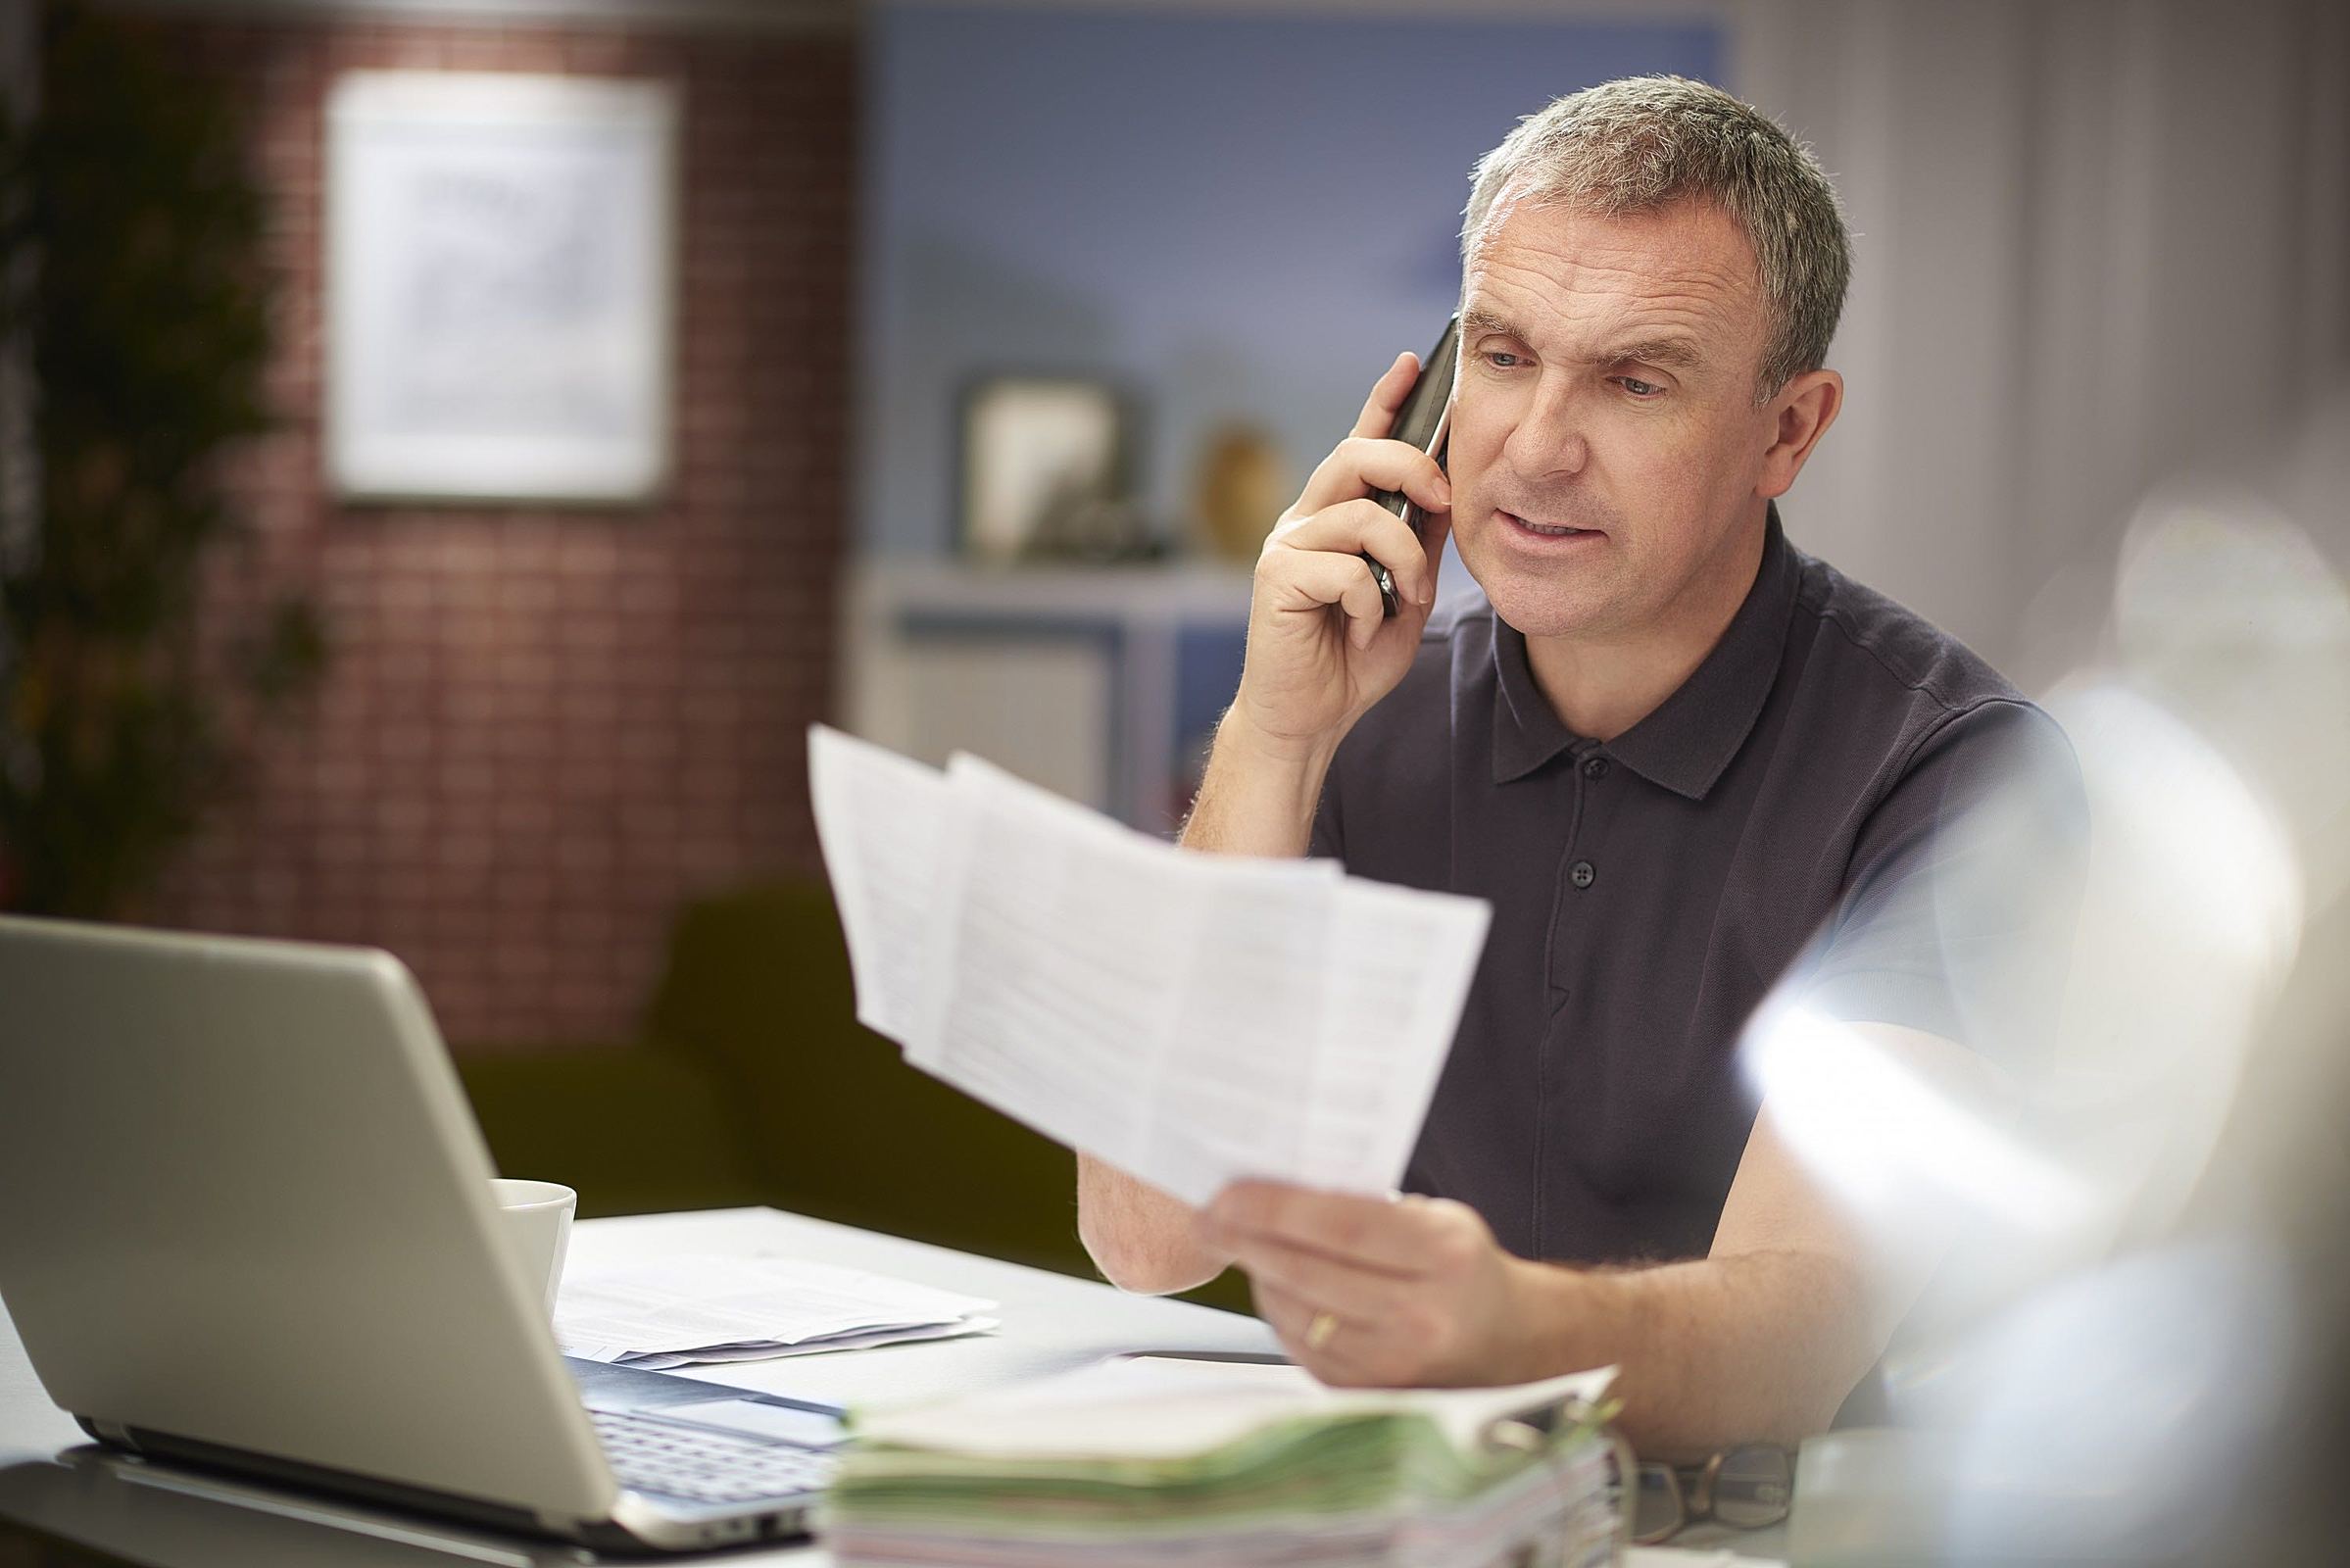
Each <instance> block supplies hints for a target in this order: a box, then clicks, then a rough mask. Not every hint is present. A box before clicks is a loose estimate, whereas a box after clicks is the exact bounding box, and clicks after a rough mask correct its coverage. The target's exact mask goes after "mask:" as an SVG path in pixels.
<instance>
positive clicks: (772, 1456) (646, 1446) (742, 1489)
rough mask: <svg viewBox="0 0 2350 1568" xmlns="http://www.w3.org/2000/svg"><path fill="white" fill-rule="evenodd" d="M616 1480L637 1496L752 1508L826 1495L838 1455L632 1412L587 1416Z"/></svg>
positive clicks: (596, 1412) (624, 1411)
mask: <svg viewBox="0 0 2350 1568" xmlns="http://www.w3.org/2000/svg"><path fill="white" fill-rule="evenodd" d="M588 1416H589V1418H590V1419H591V1420H593V1421H594V1422H595V1424H596V1437H597V1439H598V1441H600V1442H601V1443H602V1444H603V1445H604V1454H605V1457H606V1458H607V1459H609V1460H611V1461H612V1474H613V1475H615V1476H617V1477H618V1478H619V1481H620V1485H622V1486H623V1487H626V1488H628V1489H629V1490H630V1491H632V1492H649V1493H655V1494H658V1495H661V1496H665V1497H683V1498H685V1499H686V1500H688V1501H689V1502H751V1501H754V1500H756V1499H758V1498H760V1497H788V1496H791V1495H795V1494H798V1493H806V1492H821V1491H823V1490H824V1488H825V1487H826V1486H828V1485H830V1484H831V1481H832V1472H833V1470H834V1468H835V1466H836V1464H837V1463H838V1460H837V1458H836V1456H835V1455H833V1454H831V1453H828V1452H823V1451H820V1450H818V1449H814V1448H798V1447H794V1446H791V1445H789V1444H782V1443H759V1442H758V1441H756V1440H754V1439H750V1438H736V1437H729V1436H727V1435H726V1434H725V1433H722V1432H697V1431H693V1430H691V1429H689V1428H686V1427H681V1426H679V1425H677V1424H676V1423H675V1422H673V1421H660V1420H653V1419H649V1418H647V1417H646V1416H645V1415H642V1414H640V1413H638V1412H635V1411H626V1410H590V1411H589V1412H588Z"/></svg>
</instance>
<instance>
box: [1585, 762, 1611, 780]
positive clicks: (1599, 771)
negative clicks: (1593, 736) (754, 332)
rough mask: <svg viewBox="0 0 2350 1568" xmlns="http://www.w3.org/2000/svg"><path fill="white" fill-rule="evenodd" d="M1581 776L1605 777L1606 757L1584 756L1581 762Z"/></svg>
mask: <svg viewBox="0 0 2350 1568" xmlns="http://www.w3.org/2000/svg"><path fill="white" fill-rule="evenodd" d="M1583 776H1584V777H1585V778H1605V777H1607V759H1606V758H1604V757H1591V758H1586V759H1585V760H1584V763H1583Z"/></svg>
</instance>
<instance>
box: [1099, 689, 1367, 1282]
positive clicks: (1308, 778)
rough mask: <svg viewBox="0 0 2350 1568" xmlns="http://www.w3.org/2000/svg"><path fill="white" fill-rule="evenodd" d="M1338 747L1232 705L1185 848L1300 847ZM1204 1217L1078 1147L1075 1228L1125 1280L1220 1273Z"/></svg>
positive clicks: (1263, 850) (1106, 1270) (1221, 1255)
mask: <svg viewBox="0 0 2350 1568" xmlns="http://www.w3.org/2000/svg"><path fill="white" fill-rule="evenodd" d="M1334 749H1335V748H1324V747H1318V746H1308V747H1304V748H1297V747H1284V746H1282V745H1280V744H1278V743H1270V742H1268V741H1267V739H1266V738H1265V737H1263V736H1261V735H1259V734H1257V733H1256V731H1255V730H1254V728H1253V727H1252V725H1251V724H1250V722H1249V720H1248V716H1247V715H1246V714H1245V713H1243V712H1241V711H1240V710H1239V709H1237V708H1236V709H1234V710H1233V711H1230V712H1228V713H1226V714H1225V715H1224V719H1223V722H1221V723H1220V724H1218V725H1217V726H1216V740H1215V749H1214V750H1213V752H1212V753H1210V755H1209V757H1208V763H1207V775H1206V777H1205V778H1203V779H1202V780H1201V781H1200V785H1199V800H1198V802H1197V803H1196V804H1195V805H1194V806H1193V808H1192V814H1191V817H1190V819H1189V820H1188V821H1187V822H1186V823H1185V824H1184V829H1183V845H1184V848H1186V849H1191V850H1200V851H1204V852H1206V853H1208V854H1214V855H1261V856H1268V857H1297V856H1301V855H1303V854H1304V853H1305V847H1306V841H1307V838H1308V836H1309V835H1310V834H1311V832H1312V831H1313V818H1314V804H1315V802H1317V801H1318V800H1320V799H1321V794H1322V781H1323V779H1324V777H1325V776H1326V775H1327V774H1328V772H1329V769H1330V755H1329V754H1330V751H1332V750H1334ZM1198 1221H1199V1211H1198V1210H1197V1209H1194V1208H1193V1207H1192V1206H1191V1205H1190V1204H1188V1203H1185V1202H1183V1201H1181V1200H1179V1199H1176V1198H1173V1197H1170V1196H1169V1195H1167V1194H1165V1193H1162V1192H1160V1191H1159V1190H1158V1189H1157V1188H1155V1187H1152V1186H1151V1185H1150V1184H1148V1183H1146V1182H1142V1181H1138V1180H1136V1179H1135V1178H1134V1177H1132V1176H1129V1175H1127V1174H1126V1173H1125V1172H1124V1171H1122V1170H1119V1169H1118V1168H1117V1167H1116V1166H1114V1165H1110V1164H1106V1163H1104V1162H1103V1161H1102V1160H1099V1159H1096V1158H1094V1156H1092V1155H1091V1154H1085V1153H1080V1154H1079V1155H1078V1156H1077V1234H1078V1237H1079V1238H1080V1239H1081V1240H1082V1241H1083V1242H1084V1243H1085V1248H1086V1250H1087V1251H1088V1252H1091V1253H1092V1254H1093V1257H1094V1262H1095V1263H1096V1264H1097V1265H1098V1266H1099V1267H1100V1268H1101V1270H1102V1276H1103V1277H1104V1278H1105V1279H1107V1280H1108V1281H1109V1282H1110V1283H1111V1284H1113V1285H1116V1286H1118V1287H1119V1288H1120V1289H1122V1290H1129V1291H1141V1292H1147V1293H1150V1294H1153V1295H1158V1294H1163V1293H1165V1292H1169V1291H1188V1290H1190V1289H1191V1288H1192V1287H1193V1286H1195V1285H1204V1284H1206V1283H1207V1282H1208V1281H1209V1280H1212V1279H1214V1278H1215V1277H1216V1276H1217V1275H1218V1274H1221V1273H1223V1272H1224V1269H1225V1267H1226V1265H1228V1264H1229V1263H1231V1261H1232V1254H1231V1253H1229V1252H1225V1251H1221V1250H1217V1249H1215V1248H1212V1247H1210V1246H1208V1245H1207V1243H1206V1242H1205V1241H1204V1240H1202V1239H1201V1237H1200V1235H1199V1223H1198Z"/></svg>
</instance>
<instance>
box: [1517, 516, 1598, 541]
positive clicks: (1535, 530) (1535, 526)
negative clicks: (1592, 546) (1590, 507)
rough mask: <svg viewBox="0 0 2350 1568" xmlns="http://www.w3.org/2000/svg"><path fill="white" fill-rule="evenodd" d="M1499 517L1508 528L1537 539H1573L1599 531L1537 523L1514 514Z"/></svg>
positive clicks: (1558, 524)
mask: <svg viewBox="0 0 2350 1568" xmlns="http://www.w3.org/2000/svg"><path fill="white" fill-rule="evenodd" d="M1501 517H1502V520H1503V521H1505V522H1507V523H1509V524H1510V526H1512V527H1514V528H1517V529H1519V530H1520V531H1522V532H1525V533H1530V534H1532V535H1534V536H1535V537H1536V538H1538V539H1573V538H1577V537H1579V536H1581V535H1584V534H1594V535H1595V534H1597V533H1598V532H1599V531H1600V530H1599V529H1597V528H1571V527H1569V526H1567V525H1566V524H1565V523H1563V522H1537V521H1535V520H1534V519H1533V518H1532V517H1521V516H1519V515H1517V514H1516V513H1514V512H1504V513H1502V514H1501Z"/></svg>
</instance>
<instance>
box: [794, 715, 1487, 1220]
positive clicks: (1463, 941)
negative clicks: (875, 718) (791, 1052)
mask: <svg viewBox="0 0 2350 1568" xmlns="http://www.w3.org/2000/svg"><path fill="white" fill-rule="evenodd" d="M809 766H810V772H811V783H812V791H811V793H812V796H813V799H814V801H815V805H816V813H817V831H818V834H819V836H820V837H821V839H822V841H823V847H824V858H825V864H826V866H827V868H828V869H830V870H831V871H832V873H833V889H834V893H835V896H836V899H837V901H838V903H839V906H840V909H841V918H842V926H843V929H844V931H845V933H846V935H847V938H848V943H849V953H850V961H851V964H852V967H853V968H854V970H855V972H856V981H857V1009H858V1014H857V1015H858V1017H859V1018H860V1019H862V1020H863V1021H864V1022H865V1023H866V1024H867V1025H868V1026H869V1027H871V1028H873V1029H875V1030H876V1031H878V1032H880V1033H883V1034H886V1035H889V1036H890V1037H891V1038H892V1039H895V1040H896V1041H898V1043H899V1044H900V1045H902V1046H903V1047H905V1049H906V1059H907V1060H908V1061H910V1062H912V1063H913V1064H914V1065H916V1066H918V1067H920V1068H922V1069H923V1070H924V1071H926V1072H929V1073H932V1074H933V1075H935V1076H937V1077H939V1078H942V1079H944V1080H945V1081H946V1082H948V1083H951V1084H953V1085H955V1087H956V1088H958V1089H960V1090H962V1091H963V1092H964V1093H966V1094H968V1095H970V1096H972V1097H973V1098H975V1099H977V1100H980V1101H983V1102H985V1103H988V1104H991V1105H993V1106H995V1107H996V1108H997V1109H999V1110H1002V1111H1004V1112H1005V1113H1006V1114H1008V1115H1011V1116H1013V1117H1016V1118H1017V1119H1019V1120H1020V1121H1023V1122H1025V1123H1027V1124H1028V1125H1029V1126H1031V1127H1034V1128H1036V1129H1037V1130H1038V1131H1040V1132H1043V1133H1045V1134H1046V1135H1047V1136H1049V1137H1052V1138H1054V1139H1056V1140H1058V1141H1059V1142H1061V1143H1064V1144H1067V1145H1068V1146H1070V1147H1071V1148H1073V1149H1078V1150H1082V1151H1084V1152H1087V1153H1091V1154H1096V1155H1099V1156H1100V1157H1102V1158H1103V1159H1106V1160H1108V1161H1110V1162H1111V1163H1113V1164H1116V1165H1117V1166H1119V1167H1120V1168H1121V1169H1124V1170H1127V1171H1130V1172H1132V1173H1133V1174H1135V1175H1137V1176H1139V1177H1141V1178H1142V1179H1143V1180H1145V1181H1147V1182H1150V1183H1151V1184H1152V1185H1153V1186H1157V1187H1159V1188H1162V1189H1164V1190H1165V1191H1167V1192H1170V1193H1173V1194H1174V1195H1175V1196H1177V1197H1178V1198H1181V1199H1183V1200H1184V1201H1187V1202H1192V1203H1203V1202H1205V1201H1207V1200H1208V1199H1210V1198H1212V1197H1213V1196H1214V1195H1215V1194H1216V1192H1217V1191H1218V1190H1219V1189H1220V1188H1222V1187H1223V1186H1224V1185H1225V1184H1226V1183H1227V1182H1229V1181H1232V1180H1234V1179H1235V1178H1238V1177H1243V1176H1269V1177H1278V1178H1282V1179H1286V1180H1290V1181H1296V1182H1300V1183H1303V1184H1306V1185H1309V1186H1314V1187H1321V1188H1328V1189H1333V1190H1338V1191H1352V1192H1363V1193H1380V1192H1386V1191H1390V1190H1392V1189H1393V1188H1394V1187H1395V1185H1396V1183H1397V1182H1398V1181H1399V1180H1400V1179H1401V1176H1402V1173H1403V1166H1404V1162H1405V1160H1406V1159H1407V1158H1408V1157H1409V1155H1410V1152H1411V1148H1412V1144H1413V1142H1414V1141H1415V1140H1416V1139H1417V1137H1418V1135H1419V1128H1420V1123H1421V1121H1422V1120H1423V1118H1424V1117H1425V1116H1426V1114H1427V1109H1428V1101H1429V1098H1430V1096H1431V1095H1433V1094H1434V1092H1435V1088H1436V1079H1437V1074H1438V1072H1439V1071H1440V1069H1441V1068H1442V1067H1443V1064H1444V1054H1445V1052H1446V1051H1447V1050H1448V1049H1449V1047H1450V1045H1451V1040H1452V1032H1453V1030H1454V1028H1455V1027H1456V1026H1457V1024H1458V1022H1459V1018H1460V1009H1461V1006H1462V1005H1463V1003H1464V1002H1465V1001H1466V1000H1467V996H1468V989H1469V983H1470V981H1471V979H1472V978H1473V976H1474V974H1475V970H1476V964H1477V957H1478V954H1479V952H1480V951H1481V949H1482V948H1483V945H1484V941H1485V931H1486V924H1487V920H1488V918H1489V914H1490V909H1489V907H1488V906H1487V905H1486V904H1485V903H1484V902H1483V901H1482V900H1476V899H1464V898H1458V897H1455V896H1452V895H1449V894H1438V893H1426V892H1420V891H1417V890H1412V889H1405V888H1396V887H1390V886H1387V885H1384V884H1380V883H1375V882H1368V881H1364V880H1361V879H1359V878H1353V877H1348V876H1346V875H1344V874H1343V873H1342V872H1341V871H1340V869H1339V867H1338V866H1337V865H1336V864H1335V863H1332V862H1329V861H1312V860H1290V859H1277V860H1268V859H1256V858H1246V857H1239V856H1210V855H1200V854H1197V853H1194V852H1190V851H1186V850H1181V849H1178V848H1176V847H1175V846H1173V845H1171V844H1168V843H1165V842H1164V841H1161V840H1158V839H1153V838H1151V837H1149V836H1147V835H1144V834H1141V833H1136V832H1133V831H1131V830H1129V829H1127V828H1124V827H1121V826H1119V825H1118V824H1116V823H1113V822H1111V821H1109V820H1108V819H1107V818H1105V817H1102V816H1101V815H1100V814H1098V813H1096V812H1093V811H1090V810H1087V809H1084V808H1083V807H1079V806H1075V805H1072V804H1071V803H1069V802H1067V801H1064V800H1061V799H1060V798H1058V797H1057V796H1054V795H1053V794H1051V793H1050V792H1048V791H1045V790H1041V789H1038V788H1036V787H1035V786H1033V785H1030V784H1027V783H1024V782H1022V781H1021V780H1019V779H1017V778H1014V777H1012V776H1011V775H1010V774H1008V773H1005V772H1004V771H1003V770H1002V769H1000V768H997V767H995V766H992V765H991V764H989V763H987V762H985V761H982V760H979V759H977V758H972V757H965V756H958V757H956V758H955V759H954V760H952V761H951V762H950V764H949V766H948V769H947V771H946V772H945V773H944V774H941V773H939V772H937V771H935V770H933V769H928V768H924V767H922V765H921V764H919V763H914V762H909V761H907V760H906V759H904V758H901V757H898V756H896V755H895V754H893V753H890V752H888V751H885V750H883V749H881V748H879V747H874V746H871V745H869V744H867V743H865V742H862V741H857V740H854V739H852V738H851V737H848V736H845V735H841V734H839V733H837V732H835V731H831V730H827V729H824V728H823V727H822V726H817V727H816V728H815V729H814V730H813V731H812V732H811V735H810V739H809Z"/></svg>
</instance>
